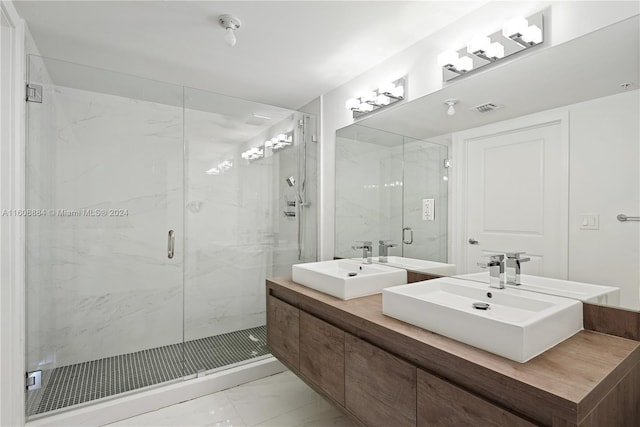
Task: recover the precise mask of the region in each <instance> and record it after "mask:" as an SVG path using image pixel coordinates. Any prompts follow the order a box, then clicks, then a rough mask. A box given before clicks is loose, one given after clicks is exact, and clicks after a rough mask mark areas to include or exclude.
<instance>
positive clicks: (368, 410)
mask: <svg viewBox="0 0 640 427" xmlns="http://www.w3.org/2000/svg"><path fill="white" fill-rule="evenodd" d="M345 351H346V353H345V394H346V408H347V409H348V410H349V411H350V412H351V413H353V414H354V415H355V416H356V417H357V418H358V419H359V420H362V422H364V424H365V425H368V426H394V427H405V426H406V427H409V426H415V425H416V371H417V369H416V367H415V366H412V365H410V364H409V363H407V362H405V361H403V360H400V359H398V358H397V357H395V356H393V355H391V354H390V353H387V352H386V351H384V350H382V349H380V348H378V347H376V346H374V345H371V344H369V343H367V342H365V341H363V340H361V339H359V338H356V337H354V336H353V335H351V334H346V337H345Z"/></svg>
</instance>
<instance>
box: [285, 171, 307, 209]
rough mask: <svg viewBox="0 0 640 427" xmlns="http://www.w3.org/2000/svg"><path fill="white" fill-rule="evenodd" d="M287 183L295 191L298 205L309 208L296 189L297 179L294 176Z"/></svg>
mask: <svg viewBox="0 0 640 427" xmlns="http://www.w3.org/2000/svg"><path fill="white" fill-rule="evenodd" d="M285 181H287V185H289V187H290V188H293V189H294V191H295V192H296V197H297V198H298V204H299V205H300V206H302V207H304V206H307V204H306V203H304V202H303V201H302V196H301V195H300V192H299V191H298V188H297V187H296V179H295V178H294V177H293V175H292V176H290V177H289V178H287V179H286V180H285Z"/></svg>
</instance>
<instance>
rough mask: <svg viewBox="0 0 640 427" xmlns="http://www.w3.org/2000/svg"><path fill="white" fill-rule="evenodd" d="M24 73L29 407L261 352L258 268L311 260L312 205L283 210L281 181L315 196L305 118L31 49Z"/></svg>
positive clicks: (221, 365) (310, 121) (135, 385)
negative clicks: (29, 97)
mask: <svg viewBox="0 0 640 427" xmlns="http://www.w3.org/2000/svg"><path fill="white" fill-rule="evenodd" d="M28 71H29V75H28V80H29V84H30V87H31V88H33V89H32V90H33V92H34V93H38V94H40V95H41V100H39V99H38V100H34V101H33V102H28V103H27V110H28V129H27V130H28V136H27V191H26V197H27V208H28V209H30V211H31V212H38V214H37V215H36V214H34V215H32V216H29V217H28V218H27V237H26V240H27V248H26V250H27V352H26V353H27V360H26V365H27V370H28V371H29V372H30V373H34V374H32V377H33V380H32V381H33V383H34V384H33V387H31V388H32V390H31V391H28V392H27V415H28V416H41V415H42V414H51V413H52V411H56V410H60V409H64V408H69V407H72V406H73V405H76V404H81V403H84V402H89V401H93V400H96V399H100V398H105V397H110V396H115V395H117V394H119V393H122V392H127V391H131V390H137V389H140V388H144V387H149V386H153V385H157V384H160V383H164V382H167V381H172V380H184V379H188V378H192V377H195V376H196V375H201V374H203V373H207V372H210V371H212V370H220V369H225V368H228V367H230V366H238V365H239V364H243V363H247V362H251V361H255V360H258V359H261V358H265V357H267V356H268V350H267V348H266V334H265V326H264V325H265V284H264V281H265V277H267V276H271V275H283V274H287V273H288V272H289V271H290V268H291V265H292V264H293V263H297V262H300V260H303V261H313V260H315V259H316V253H315V251H316V242H315V239H316V233H315V227H316V215H315V211H314V210H313V209H305V210H304V211H303V210H298V211H297V215H296V216H295V217H284V216H283V215H282V214H281V210H282V209H281V207H282V205H283V204H285V203H286V200H287V199H288V198H290V197H291V194H289V192H288V190H289V187H288V186H287V185H286V184H285V179H286V178H288V177H293V179H294V180H297V182H306V183H307V187H306V188H307V191H305V193H304V197H305V201H306V202H307V203H308V204H310V205H314V203H313V202H314V201H315V197H316V191H315V183H316V182H317V181H316V161H315V159H316V143H315V142H313V141H314V138H313V134H314V126H315V118H314V117H313V116H310V115H308V114H304V113H300V112H296V111H291V110H286V109H282V108H277V107H273V106H268V105H263V104H258V103H254V102H249V101H245V100H240V99H235V98H230V97H226V96H222V95H218V94H213V93H209V92H205V91H201V90H196V89H190V88H184V87H181V86H174V85H170V84H165V83H160V82H156V81H150V80H146V79H142V78H137V77H133V76H128V75H122V74H118V73H113V72H109V71H105V70H99V69H95V68H90V67H84V66H80V65H75V64H70V63H67V62H62V61H57V60H52V59H45V58H42V57H37V56H31V57H29V63H28ZM283 134H285V135H287V146H282V147H278V149H277V150H276V149H273V147H271V146H270V145H269V144H266V143H265V142H266V141H270V140H271V139H272V138H274V137H277V136H278V135H283ZM249 151H251V153H253V154H252V155H251V156H248V155H246V153H247V152H249ZM301 224H304V226H303V227H302V226H301ZM302 248H304V250H303V251H302Z"/></svg>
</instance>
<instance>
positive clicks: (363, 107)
mask: <svg viewBox="0 0 640 427" xmlns="http://www.w3.org/2000/svg"><path fill="white" fill-rule="evenodd" d="M467 65H468V64H467ZM405 82H406V78H405V77H403V78H401V79H398V80H396V81H394V82H387V83H383V84H381V85H379V86H378V88H377V89H375V90H370V91H367V92H364V93H363V94H361V95H360V96H359V97H357V98H349V99H347V100H346V101H345V104H344V106H345V108H346V109H347V110H351V111H352V114H353V118H354V119H357V118H360V117H362V116H364V115H365V114H369V113H371V112H372V111H376V110H378V109H380V108H383V107H386V106H387V105H391V104H394V103H396V102H398V101H402V100H403V99H404V97H405Z"/></svg>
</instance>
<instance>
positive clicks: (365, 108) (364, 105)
mask: <svg viewBox="0 0 640 427" xmlns="http://www.w3.org/2000/svg"><path fill="white" fill-rule="evenodd" d="M358 110H359V111H362V112H367V113H368V112H369V111H373V105H371V104H367V103H366V102H363V103H362V104H360V106H358Z"/></svg>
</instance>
